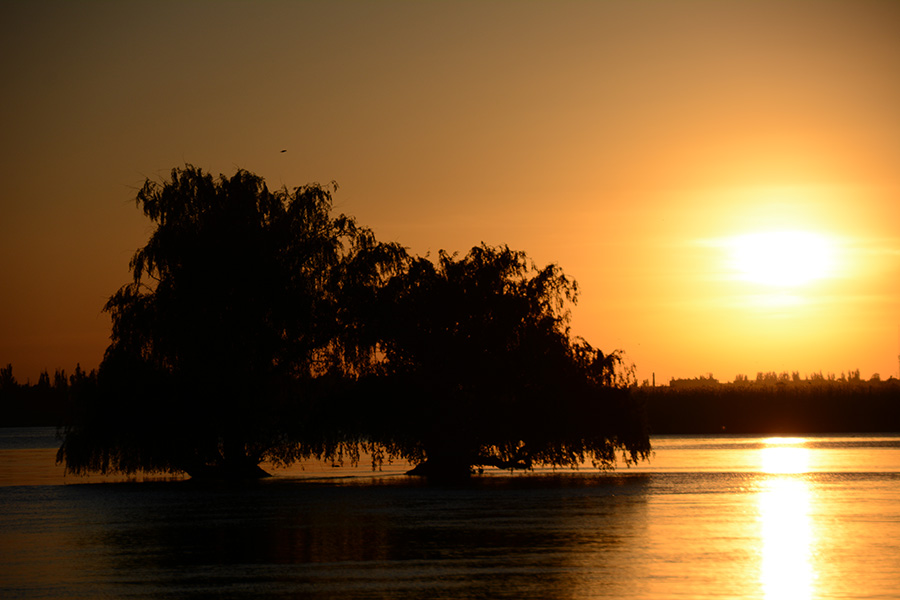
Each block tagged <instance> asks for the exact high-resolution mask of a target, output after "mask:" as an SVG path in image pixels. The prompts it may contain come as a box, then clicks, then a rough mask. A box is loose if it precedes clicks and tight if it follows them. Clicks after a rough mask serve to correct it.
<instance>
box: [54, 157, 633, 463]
mask: <svg viewBox="0 0 900 600" xmlns="http://www.w3.org/2000/svg"><path fill="white" fill-rule="evenodd" d="M334 190H336V186H334V185H332V186H329V187H326V186H321V185H318V184H312V185H308V186H303V187H298V188H293V189H287V188H282V189H279V190H275V191H271V190H269V189H268V187H267V186H266V184H265V182H264V181H263V180H262V179H261V178H260V177H258V176H256V175H254V174H252V173H249V172H247V171H243V170H240V171H238V172H237V173H236V174H235V175H233V176H232V177H226V176H224V175H222V176H219V177H218V178H214V177H212V176H211V175H209V174H207V173H204V172H203V171H201V170H200V169H197V168H195V167H192V166H190V165H188V166H186V167H185V168H181V169H173V171H172V174H171V178H170V179H168V180H166V181H162V182H157V181H151V180H147V182H146V183H145V184H144V186H143V187H142V189H141V190H140V191H139V192H138V194H137V198H136V202H137V205H138V207H139V208H140V209H141V210H142V211H143V213H144V214H145V215H146V216H147V217H148V218H149V219H150V220H151V221H152V222H153V223H154V225H155V229H154V230H153V232H152V234H151V236H150V239H149V240H148V241H147V243H146V245H145V246H144V247H142V248H140V249H138V250H137V252H136V253H135V254H134V257H133V258H132V260H131V262H130V265H129V266H130V269H131V272H132V275H133V278H132V281H131V282H130V283H128V284H126V285H125V286H123V287H122V288H120V289H119V290H118V291H117V292H116V293H115V294H113V295H112V296H111V297H110V299H109V301H108V302H107V304H106V307H105V308H106V311H107V312H108V313H109V314H110V316H111V318H112V331H111V336H110V337H111V342H110V345H109V347H108V348H107V350H106V353H105V355H104V358H103V361H102V363H101V365H100V368H99V371H98V373H97V376H96V378H95V379H94V381H93V383H92V386H93V389H92V390H91V392H90V393H85V394H80V395H78V396H77V397H76V398H75V400H76V403H75V406H74V410H73V411H72V415H71V418H70V419H69V420H68V421H67V423H66V425H65V429H64V441H63V444H62V446H61V448H60V450H59V453H58V460H59V461H61V462H63V463H64V464H65V465H66V468H67V470H68V471H70V472H75V473H84V472H90V471H99V472H125V473H131V472H135V471H168V472H175V471H184V472H187V473H189V474H190V475H192V476H194V477H206V476H209V477H256V476H261V475H263V473H262V472H261V470H260V468H259V463H260V462H262V461H270V462H274V463H276V464H289V463H292V462H295V461H298V460H304V459H308V458H318V459H326V460H332V461H334V462H337V463H340V462H342V461H345V460H349V461H351V462H352V461H357V460H359V459H360V456H361V455H362V453H367V454H369V455H370V456H371V457H372V460H373V466H378V465H379V464H381V463H382V462H384V461H386V460H392V459H394V458H402V459H406V460H409V461H410V462H412V463H413V464H415V465H417V467H416V472H417V473H422V474H425V475H434V476H466V475H468V474H469V473H470V472H471V471H472V470H473V469H483V468H484V467H500V468H509V469H514V468H524V469H527V468H530V467H531V466H532V465H536V464H543V465H556V466H577V465H579V464H582V463H583V462H585V461H591V462H593V463H594V464H596V465H598V466H602V467H610V466H612V465H613V464H615V462H616V460H621V459H624V460H625V461H626V462H634V461H638V460H641V459H643V458H645V457H647V456H648V453H649V451H650V442H649V436H648V434H647V429H646V418H645V415H644V414H643V412H642V411H641V410H640V406H639V405H638V404H636V403H635V402H634V401H633V398H632V396H631V394H630V393H629V389H628V388H629V386H630V385H631V384H632V383H633V376H632V374H631V373H632V371H631V370H629V368H628V367H627V365H625V364H624V361H623V358H622V356H621V354H620V353H618V352H612V353H604V352H601V351H600V350H598V349H596V348H594V347H592V346H591V345H590V344H588V343H587V342H586V341H584V340H581V339H579V338H574V337H572V336H571V334H570V331H569V325H568V323H569V314H570V308H571V306H572V305H574V303H575V302H576V299H577V286H576V284H575V282H574V281H572V280H570V279H569V278H568V277H567V276H566V275H565V274H564V273H563V271H562V270H561V269H560V268H559V267H558V266H556V265H548V266H546V267H543V268H538V267H537V266H535V265H534V264H533V263H532V262H531V260H530V259H528V257H527V256H526V255H525V253H524V252H520V251H515V250H511V249H509V248H508V247H506V246H497V247H492V246H487V245H484V244H482V245H480V246H476V247H474V248H472V249H471V250H470V251H469V252H468V253H467V254H465V255H464V256H459V255H457V254H451V253H447V252H444V251H441V252H440V253H439V254H438V256H437V257H436V258H435V259H434V260H432V259H429V258H427V257H424V258H423V257H416V256H412V255H410V254H409V253H408V252H407V250H406V249H405V248H403V247H402V246H400V245H399V244H396V243H384V242H380V241H378V240H377V239H376V238H375V236H374V234H373V232H372V231H371V230H369V229H367V228H365V227H363V226H361V225H359V224H358V223H357V222H356V221H355V220H354V219H353V218H352V217H348V216H345V215H334V214H332V193H333V191H334Z"/></svg>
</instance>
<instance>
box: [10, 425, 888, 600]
mask: <svg viewBox="0 0 900 600" xmlns="http://www.w3.org/2000/svg"><path fill="white" fill-rule="evenodd" d="M14 432H15V430H0V597H2V598H314V599H317V598H322V599H324V598H329V599H331V598H548V599H553V598H573V599H576V598H613V597H614V598H660V599H662V598H790V599H792V600H796V599H805V598H896V597H898V594H900V437H898V436H878V437H871V436H869V437H813V438H800V439H794V440H766V439H764V438H733V437H706V438H682V437H673V438H660V439H656V440H654V446H655V447H656V449H657V455H656V457H655V459H654V461H653V462H652V463H651V464H650V465H648V466H643V467H641V468H639V469H625V470H619V471H616V472H615V473H597V472H588V471H584V470H582V471H579V472H577V473H571V472H568V471H566V472H562V473H556V474H554V473H552V472H544V473H539V474H536V475H531V476H528V477H521V476H516V477H509V476H505V475H495V476H490V477H482V478H477V479H476V480H474V481H473V482H472V483H470V484H466V485H463V486H439V487H429V486H424V485H421V484H420V483H418V482H416V481H415V480H411V479H409V478H406V477H403V476H399V475H396V474H395V473H387V474H383V475H381V476H377V477H373V476H372V475H371V474H367V473H365V472H364V471H361V472H360V471H354V472H352V473H353V475H352V476H351V477H345V478H336V477H323V476H322V474H321V473H320V472H318V471H316V470H315V469H312V470H307V471H285V472H281V473H279V476H278V477H275V478H272V479H270V480H266V481H263V482H259V483H255V484H248V485H236V486H203V485H197V484H195V483H193V482H190V481H162V482H142V483H136V482H115V483H82V480H80V479H72V478H66V479H65V480H63V479H61V478H60V476H59V472H58V471H56V470H55V469H54V468H53V467H52V457H53V451H52V450H48V449H47V448H46V446H47V445H48V443H46V442H44V443H42V442H39V441H38V442H34V443H31V442H29V443H25V442H23V441H22V440H21V438H22V437H23V435H22V433H21V430H18V433H14ZM50 433H51V437H50V438H49V441H50V443H51V444H52V443H53V439H52V431H51V432H50ZM46 435H47V431H38V432H36V434H35V436H33V437H36V438H41V436H44V437H45V438H46ZM13 438H19V440H18V441H15V440H14V439H13ZM22 446H30V448H29V447H22ZM42 446H43V447H42ZM42 457H43V458H42ZM47 457H49V462H50V464H45V463H46V461H47ZM22 465H26V466H27V467H28V469H26V470H25V471H23V469H21V468H20V467H21V466H22ZM41 465H43V467H42V466H41ZM40 468H44V469H45V470H46V472H45V473H43V474H40V473H38V474H35V471H36V470H39V469H40ZM328 474H329V475H331V474H332V473H328ZM89 481H91V480H89Z"/></svg>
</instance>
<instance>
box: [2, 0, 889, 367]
mask: <svg viewBox="0 0 900 600" xmlns="http://www.w3.org/2000/svg"><path fill="white" fill-rule="evenodd" d="M0 47H2V50H0V55H2V59H0V65H2V85H3V92H2V94H0V119H2V136H0V153H2V155H0V178H2V179H0V180H2V184H3V185H2V188H0V282H2V283H0V285H2V288H0V290H2V291H0V364H2V365H5V364H7V363H12V364H13V372H14V375H16V377H17V378H18V379H19V381H22V382H24V381H25V380H28V379H30V380H31V381H32V382H35V381H36V380H37V377H38V374H39V372H40V371H41V370H42V369H48V370H49V371H50V372H51V373H52V372H53V370H54V369H56V368H64V369H66V370H67V371H68V372H71V371H72V369H73V368H74V367H75V364H76V363H78V362H80V363H81V366H82V367H84V368H87V369H90V368H94V367H97V366H98V365H99V362H100V360H101V358H102V354H103V350H104V349H105V347H106V344H107V342H108V335H109V326H110V323H109V318H108V316H107V315H105V314H103V313H102V312H101V309H102V306H103V304H104V302H105V300H106V298H107V297H108V296H109V295H110V294H112V293H113V292H114V291H115V290H116V289H117V288H118V287H119V286H120V285H122V284H124V283H127V281H128V279H129V272H128V261H129V259H130V257H131V255H132V253H133V252H134V251H135V250H136V249H137V248H138V247H140V246H142V245H143V244H144V242H145V241H146V239H147V237H148V235H149V233H150V230H151V228H150V225H151V224H150V222H149V221H148V220H146V219H145V218H144V217H143V216H142V215H141V214H140V212H139V211H138V209H137V208H136V207H135V205H134V196H135V193H136V191H137V189H138V188H139V187H140V186H141V184H142V183H143V181H144V180H145V178H148V177H150V178H154V179H159V178H163V177H166V176H167V175H168V172H169V171H170V170H171V169H172V168H173V167H177V166H182V165H184V164H185V163H186V162H187V163H192V164H194V165H196V166H199V167H202V168H203V169H204V170H207V171H210V172H212V173H214V174H219V173H225V174H226V175H229V176H230V175H231V174H233V173H234V171H235V169H237V168H238V167H241V168H245V169H248V170H250V171H253V172H255V173H257V174H259V175H261V176H263V177H264V178H266V180H267V182H268V183H269V185H270V187H273V188H274V187H280V186H281V185H283V184H284V185H288V186H290V187H293V186H297V185H303V184H305V183H309V182H313V181H318V182H323V183H327V182H330V181H332V180H335V181H337V182H338V184H339V185H340V188H339V190H338V192H337V194H336V195H335V203H336V208H337V210H338V211H340V212H344V213H347V214H350V215H353V216H355V217H356V218H357V219H358V220H359V221H360V223H362V224H364V225H366V226H369V227H371V228H372V229H374V231H375V233H376V235H377V237H378V238H379V239H382V240H385V241H396V242H399V243H401V244H403V245H404V246H407V247H408V248H409V249H410V251H411V252H413V253H415V254H420V255H424V254H425V253H428V252H430V253H431V254H432V256H433V255H435V254H436V253H437V251H438V250H440V249H446V250H449V251H459V252H460V253H465V252H466V251H467V250H468V249H469V248H471V247H472V246H473V245H476V244H478V243H480V242H482V241H484V242H486V243H488V244H492V245H496V244H508V245H509V246H510V247H513V248H515V249H521V250H525V251H526V252H527V253H528V254H529V255H530V256H531V257H532V258H533V259H534V261H535V262H536V263H538V265H539V266H543V265H545V264H547V263H551V262H554V263H558V264H559V265H560V266H561V267H562V268H563V269H564V270H565V271H566V273H567V274H569V275H570V276H572V277H573V278H575V279H576V280H577V281H578V283H579V285H580V289H581V295H580V299H579V302H578V304H577V306H576V307H575V308H574V311H573V320H572V331H573V333H574V334H575V335H578V336H582V337H584V338H585V339H587V340H588V341H589V342H590V343H591V344H593V345H594V346H597V347H600V348H601V349H604V350H613V349H616V348H619V349H622V350H624V351H625V353H626V355H627V357H628V358H629V359H630V360H631V361H633V362H634V364H635V365H636V368H637V374H638V378H639V379H650V378H651V377H652V375H653V374H654V373H655V376H656V381H657V383H666V382H668V380H669V379H670V378H671V377H694V376H697V375H701V374H705V373H712V374H713V375H714V376H715V377H717V378H719V379H720V380H723V381H731V380H733V379H734V377H735V375H737V374H739V373H740V374H747V375H749V376H750V377H751V378H753V377H754V376H755V374H756V373H757V372H758V371H778V372H781V371H799V372H800V373H801V374H802V375H806V374H809V373H812V372H818V371H820V370H821V371H822V372H824V373H828V372H834V373H837V374H838V375H840V373H841V372H842V371H848V370H850V369H857V368H858V369H860V371H861V373H862V376H863V377H865V378H868V377H870V376H871V375H872V374H873V373H879V374H880V375H881V376H882V378H887V377H889V376H891V375H893V376H895V377H896V376H898V354H900V2H894V1H885V2H867V1H858V0H856V1H853V2H827V1H806V2H790V1H781V0H779V1H774V2H765V1H761V2H719V1H709V2H694V1H688V2H668V1H667V2H662V1H660V2H653V1H636V2H612V1H611V2H552V3H551V2H390V1H389V2H212V1H210V2H174V1H171V2H159V1H153V2H137V1H134V2H111V1H110V2H68V1H67V2H41V1H28V2H17V1H6V2H3V3H0ZM282 150H286V152H282Z"/></svg>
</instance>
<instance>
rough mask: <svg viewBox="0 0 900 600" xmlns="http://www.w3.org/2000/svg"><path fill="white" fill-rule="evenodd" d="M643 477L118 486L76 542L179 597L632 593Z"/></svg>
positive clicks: (114, 569) (116, 568) (112, 570)
mask: <svg viewBox="0 0 900 600" xmlns="http://www.w3.org/2000/svg"><path fill="white" fill-rule="evenodd" d="M646 481H647V480H646V478H645V477H643V476H611V475H604V476H599V477H598V476H597V475H596V474H593V475H589V476H581V475H571V476H564V477H554V476H547V477H541V478H536V479H535V478H529V480H528V481H521V480H519V481H516V480H510V479H509V478H506V477H502V478H497V479H496V480H495V479H494V478H490V479H489V480H488V481H486V482H484V483H483V484H482V483H479V484H478V485H466V486H453V487H447V486H419V485H411V484H409V483H404V484H397V483H385V484H382V485H378V484H375V485H366V486H346V487H342V486H331V485H329V486H321V487H319V486H316V485H309V484H297V483H294V482H279V481H273V482H266V483H265V484H264V485H262V486H260V487H258V488H255V489H246V488H245V489H240V490H227V489H221V488H220V489H191V488H190V487H189V484H188V485H184V484H178V485H174V486H169V487H168V489H169V490H171V492H168V491H163V490H164V489H165V486H161V487H157V488H156V490H155V491H154V492H152V493H143V492H141V491H140V490H139V489H137V488H132V490H131V492H133V494H132V493H130V492H129V493H125V494H123V495H122V496H120V497H118V498H117V499H116V500H115V502H113V503H111V504H112V505H111V506H108V507H107V508H108V512H107V513H106V516H105V518H106V524H105V525H104V529H105V531H104V533H103V535H102V536H99V537H95V538H94V539H92V540H91V541H90V544H98V543H99V544H102V545H103V547H104V549H105V552H104V554H105V555H106V556H107V557H108V560H109V563H108V568H109V576H110V578H111V579H113V580H115V579H116V578H117V577H118V576H119V574H121V573H131V577H133V578H134V579H135V580H147V581H150V582H153V583H155V585H156V586H157V588H158V591H163V590H164V591H166V592H167V593H176V592H177V593H178V594H179V595H180V596H181V597H203V596H204V593H206V592H205V590H210V589H215V590H218V591H223V590H224V593H225V596H226V597H227V595H228V590H229V589H233V590H234V591H235V593H234V596H235V597H237V596H238V595H239V594H238V591H240V592H241V593H242V594H244V595H245V597H255V596H258V597H279V596H280V595H282V594H283V595H284V597H291V596H290V594H294V595H296V594H301V595H302V596H303V597H308V598H335V597H341V598H357V597H358V598H362V597H366V598H371V597H383V598H421V597H444V598H463V597H465V598H471V597H491V598H494V597H509V598H522V597H542V598H567V597H572V596H573V595H578V593H579V590H583V589H585V587H589V588H594V589H596V588H597V587H602V588H603V589H604V590H614V589H623V590H624V589H626V586H633V585H634V578H635V577H636V576H637V575H638V574H637V573H634V572H632V571H631V570H629V566H628V564H627V557H628V555H629V552H631V550H630V549H629V545H630V544H632V543H633V542H634V541H635V540H636V539H640V536H641V531H640V529H641V527H642V525H641V524H642V523H643V521H644V515H642V514H641V513H642V507H643V506H644V505H645V502H646V496H645V491H646V490H645V484H646ZM108 493H109V491H108V490H107V492H106V494H108ZM109 500H110V499H109V497H107V498H106V499H105V501H106V502H107V503H109ZM141 513H143V515H142V514H141ZM125 515H127V518H123V517H124V516H125ZM114 586H115V584H113V589H112V591H113V592H115V591H116V590H115V589H114ZM141 589H142V590H143V589H147V592H146V593H148V594H150V595H152V593H151V589H150V588H146V587H145V586H143V585H142V588H141Z"/></svg>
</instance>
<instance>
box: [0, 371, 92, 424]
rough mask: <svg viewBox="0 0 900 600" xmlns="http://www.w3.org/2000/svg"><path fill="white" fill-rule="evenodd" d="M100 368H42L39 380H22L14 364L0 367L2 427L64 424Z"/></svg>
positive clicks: (90, 385) (0, 418)
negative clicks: (77, 398) (14, 368)
mask: <svg viewBox="0 0 900 600" xmlns="http://www.w3.org/2000/svg"><path fill="white" fill-rule="evenodd" d="M96 380H97V371H96V370H92V371H90V372H86V371H84V370H82V368H81V365H80V364H79V365H76V366H75V371H74V372H73V373H72V374H71V375H66V372H65V370H64V369H56V371H54V373H53V375H52V376H51V375H50V373H49V372H48V371H46V370H44V371H41V373H40V375H39V376H38V381H37V383H34V384H33V383H31V382H30V381H28V382H26V383H19V382H18V381H17V380H16V377H15V374H14V373H13V366H12V364H7V365H6V366H5V367H0V427H39V426H47V427H61V426H62V425H63V424H64V423H65V421H66V419H67V416H68V415H69V414H70V413H71V411H72V407H73V406H74V405H75V402H76V400H75V396H76V395H77V394H80V393H84V391H85V390H86V389H92V387H93V386H94V385H95V384H96Z"/></svg>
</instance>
